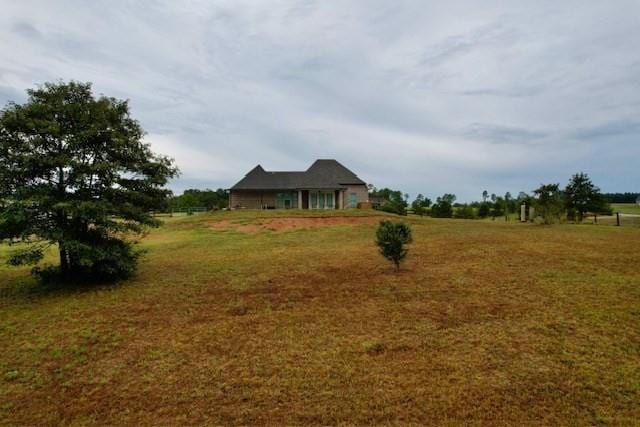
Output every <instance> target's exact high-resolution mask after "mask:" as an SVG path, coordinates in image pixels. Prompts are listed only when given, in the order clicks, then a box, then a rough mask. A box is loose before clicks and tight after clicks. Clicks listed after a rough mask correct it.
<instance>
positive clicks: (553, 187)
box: [533, 184, 564, 224]
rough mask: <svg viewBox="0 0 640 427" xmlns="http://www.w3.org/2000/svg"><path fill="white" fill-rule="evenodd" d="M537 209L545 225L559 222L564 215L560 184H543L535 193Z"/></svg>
mask: <svg viewBox="0 0 640 427" xmlns="http://www.w3.org/2000/svg"><path fill="white" fill-rule="evenodd" d="M533 194H534V196H535V209H536V212H537V214H538V215H540V217H541V218H542V221H543V222H544V223H545V224H553V223H555V222H559V221H560V219H561V218H562V214H563V213H564V199H563V195H562V192H561V191H560V184H543V185H541V186H540V187H538V188H537V189H536V190H534V192H533Z"/></svg>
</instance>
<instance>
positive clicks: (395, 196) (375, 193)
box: [369, 187, 408, 215]
mask: <svg viewBox="0 0 640 427" xmlns="http://www.w3.org/2000/svg"><path fill="white" fill-rule="evenodd" d="M369 196H372V197H380V198H382V199H385V200H386V203H384V204H383V205H382V206H380V210H382V211H385V212H390V213H395V214H398V215H406V214H407V205H408V203H407V200H406V198H405V195H404V194H403V193H402V191H399V190H392V189H390V188H381V189H377V188H375V187H372V188H371V189H370V192H369Z"/></svg>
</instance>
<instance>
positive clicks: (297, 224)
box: [211, 216, 380, 233]
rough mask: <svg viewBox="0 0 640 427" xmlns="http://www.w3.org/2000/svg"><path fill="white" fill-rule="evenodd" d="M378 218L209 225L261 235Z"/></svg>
mask: <svg viewBox="0 0 640 427" xmlns="http://www.w3.org/2000/svg"><path fill="white" fill-rule="evenodd" d="M378 221H380V218H379V217H351V216H331V217H300V218H291V217H287V218H265V219H257V220H255V221H253V222H251V223H248V224H242V223H234V222H231V221H227V220H223V221H216V222H213V223H211V228H213V229H215V230H233V231H240V232H242V233H261V232H264V231H276V232H284V231H294V230H301V229H312V228H321V227H327V226H332V225H348V226H356V225H363V224H377V223H378Z"/></svg>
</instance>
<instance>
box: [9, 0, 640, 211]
mask: <svg viewBox="0 0 640 427" xmlns="http://www.w3.org/2000/svg"><path fill="white" fill-rule="evenodd" d="M0 10H1V11H2V12H1V13H0V105H2V106H4V105H5V104H6V102H7V101H9V100H13V101H16V102H23V101H24V100H25V99H26V96H25V93H24V90H25V89H26V88H30V87H34V86H35V85H37V84H38V83H42V82H44V81H51V80H58V79H63V80H69V79H74V80H79V81H89V82H93V84H94V91H95V92H96V93H104V94H106V95H109V96H115V97H117V98H126V99H129V100H130V104H131V109H132V112H133V115H134V117H135V118H137V119H138V120H139V121H140V122H141V124H142V126H143V127H144V129H145V130H146V131H147V133H148V135H147V137H146V138H147V139H148V141H149V142H150V143H151V144H152V146H153V147H154V149H155V150H156V151H158V152H161V153H164V154H168V155H171V156H173V157H174V158H175V159H176V161H177V163H178V166H179V167H180V169H181V170H182V176H181V178H179V179H178V180H176V181H174V182H173V183H172V188H173V189H174V190H177V191H178V192H180V191H181V190H183V189H185V188H190V187H197V188H207V187H210V188H217V187H224V188H228V187H230V186H231V185H233V184H234V183H235V182H236V181H238V180H239V179H240V178H242V176H243V175H244V174H245V173H246V172H247V171H249V169H251V168H252V167H253V166H255V165H256V164H258V163H259V164H261V165H262V166H263V167H264V168H265V169H267V170H304V169H306V168H307V167H308V166H309V165H310V164H311V163H312V161H313V160H314V159H316V158H335V159H337V160H339V161H340V162H342V163H343V164H344V165H346V166H347V167H349V168H350V169H352V170H353V171H354V172H355V173H356V174H358V176H360V178H362V179H364V180H365V181H367V182H370V183H373V184H374V185H376V186H378V187H387V186H388V187H392V188H398V189H401V190H403V191H405V192H408V193H410V194H411V195H412V197H413V196H414V195H415V194H417V193H419V192H421V193H424V194H426V195H428V196H429V197H432V198H433V197H435V196H437V195H440V194H442V193H444V192H452V193H455V194H457V195H458V198H459V199H461V200H471V199H479V198H480V195H481V193H482V190H484V189H486V190H488V191H489V192H490V193H492V192H494V193H496V194H504V192H506V191H511V192H512V193H514V194H517V192H518V191H521V190H524V191H531V190H532V189H534V188H535V187H537V186H538V185H539V184H540V183H542V182H544V183H547V182H560V183H561V184H562V185H564V184H565V183H566V181H567V180H568V178H569V177H570V175H571V174H572V173H575V172H577V171H584V172H587V173H588V174H589V175H590V176H591V177H592V178H593V180H594V182H595V183H596V184H598V185H599V186H600V187H601V188H602V189H603V190H604V191H640V1H638V0H632V1H585V0H580V1H568V0H563V1H557V0H553V1H528V2H516V1H511V0H509V1H504V2H500V1H487V0H483V1H475V0H474V1H451V0H448V1H439V2H430V1H424V0H416V1H397V0H394V1H372V0H361V1H353V2H351V1H344V0H341V1H288V0H287V1H259V0H253V1H239V0H230V1H208V2H182V1H180V2H178V1H171V2H144V1H130V2H124V1H123V2H121V1H90V2H89V1H84V0H79V1H55V0H49V1H41V2H36V1H27V0H21V1H13V0H0Z"/></svg>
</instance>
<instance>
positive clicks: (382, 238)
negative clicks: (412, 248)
mask: <svg viewBox="0 0 640 427" xmlns="http://www.w3.org/2000/svg"><path fill="white" fill-rule="evenodd" d="M411 241H412V237H411V228H410V227H409V226H408V225H407V224H404V223H402V222H398V223H393V222H391V221H386V220H385V221H380V225H379V226H378V230H377V231H376V243H377V245H378V247H379V248H380V253H381V254H382V256H383V257H385V258H387V259H388V260H389V261H391V262H393V263H394V264H395V266H396V269H400V262H401V261H402V260H403V259H404V258H405V257H406V256H407V252H408V249H407V248H406V247H405V245H406V244H407V243H411Z"/></svg>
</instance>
